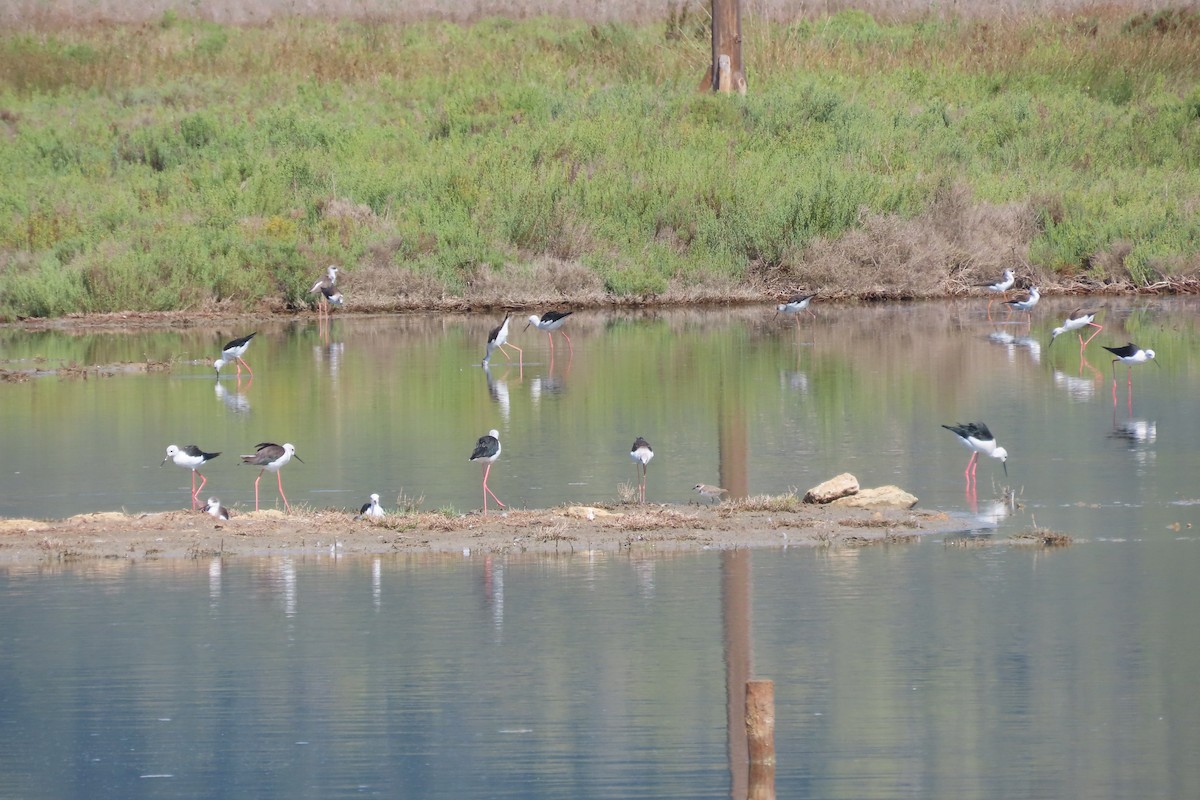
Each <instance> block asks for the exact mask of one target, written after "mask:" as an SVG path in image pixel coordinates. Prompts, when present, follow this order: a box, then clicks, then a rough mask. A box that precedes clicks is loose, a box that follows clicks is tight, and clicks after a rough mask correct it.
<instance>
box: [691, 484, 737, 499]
mask: <svg viewBox="0 0 1200 800" xmlns="http://www.w3.org/2000/svg"><path fill="white" fill-rule="evenodd" d="M692 491H693V492H695V493H696V494H698V495H700V496H701V497H710V498H712V500H713V502H714V503H719V502H721V495H723V494H728V493H729V490H728V489H722V488H721V487H720V486H709V485H708V484H707V483H697V484H696V485H695V486H693V487H692Z"/></svg>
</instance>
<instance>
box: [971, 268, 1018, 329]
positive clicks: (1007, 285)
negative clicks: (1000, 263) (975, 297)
mask: <svg viewBox="0 0 1200 800" xmlns="http://www.w3.org/2000/svg"><path fill="white" fill-rule="evenodd" d="M1016 282H1017V275H1016V273H1014V272H1013V271H1012V270H1011V269H1006V270H1004V277H1002V278H1001V279H1000V280H998V281H996V282H995V283H981V284H979V286H981V287H982V288H983V289H985V290H986V291H987V292H988V294H990V295H992V297H991V298H989V299H988V319H991V318H992V303H993V302H995V300H996V297H995V295H1003V294H1004V293H1005V292H1007V291H1008V290H1009V289H1011V288H1012V287H1013V285H1014V284H1015V283H1016ZM1010 311H1011V309H1010Z"/></svg>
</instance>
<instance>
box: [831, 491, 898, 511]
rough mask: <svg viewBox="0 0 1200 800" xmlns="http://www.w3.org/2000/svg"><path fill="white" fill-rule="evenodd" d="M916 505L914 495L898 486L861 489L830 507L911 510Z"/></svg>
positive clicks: (839, 499)
mask: <svg viewBox="0 0 1200 800" xmlns="http://www.w3.org/2000/svg"><path fill="white" fill-rule="evenodd" d="M916 504H917V497H916V495H911V494H909V493H908V492H906V491H904V490H903V489H901V488H900V487H899V486H877V487H876V488H874V489H862V490H861V491H859V493H858V494H856V495H852V496H850V497H841V498H838V499H837V500H834V501H833V503H832V504H831V505H835V506H845V507H847V508H912V507H913V506H915V505H916Z"/></svg>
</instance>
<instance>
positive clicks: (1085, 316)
mask: <svg viewBox="0 0 1200 800" xmlns="http://www.w3.org/2000/svg"><path fill="white" fill-rule="evenodd" d="M1099 313H1100V312H1099V311H1085V310H1083V309H1082V308H1077V309H1075V310H1074V311H1072V312H1071V313H1070V314H1069V315H1067V319H1066V322H1064V323H1063V324H1062V327H1061V328H1055V329H1054V330H1052V331H1051V332H1050V344H1054V340H1055V339H1057V338H1058V337H1059V336H1062V335H1063V334H1064V333H1070V332H1071V331H1077V330H1079V329H1080V328H1086V327H1087V326H1088V325H1091V326H1092V327H1093V328H1095V329H1096V330H1094V331H1092V335H1091V336H1089V337H1088V338H1087V341H1086V342H1085V341H1084V340H1083V334H1082V333H1081V334H1079V354H1080V355H1083V351H1084V349H1085V348H1086V347H1087V346H1088V345H1089V344H1090V343H1091V341H1092V339H1095V338H1096V335H1097V334H1098V333H1100V331H1102V330H1104V326H1103V325H1100V324H1097V322H1096V315H1097V314H1099Z"/></svg>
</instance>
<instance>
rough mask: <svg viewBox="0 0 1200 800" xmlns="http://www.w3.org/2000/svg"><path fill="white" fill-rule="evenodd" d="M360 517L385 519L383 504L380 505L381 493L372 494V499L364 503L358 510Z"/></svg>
mask: <svg viewBox="0 0 1200 800" xmlns="http://www.w3.org/2000/svg"><path fill="white" fill-rule="evenodd" d="M358 518H359V519H383V506H381V505H379V495H377V494H372V495H371V499H370V500H369V501H368V502H366V503H363V507H362V508H360V509H359V510H358Z"/></svg>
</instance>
